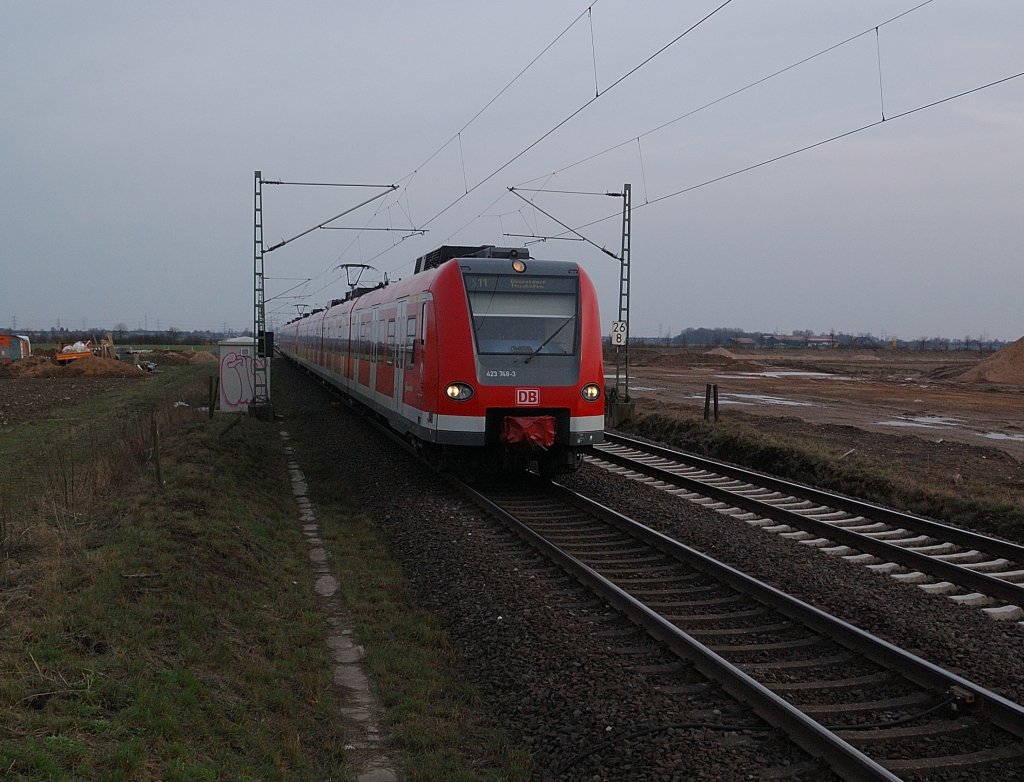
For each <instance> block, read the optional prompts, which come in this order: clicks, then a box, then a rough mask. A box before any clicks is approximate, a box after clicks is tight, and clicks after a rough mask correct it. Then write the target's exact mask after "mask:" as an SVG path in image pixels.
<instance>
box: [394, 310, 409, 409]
mask: <svg viewBox="0 0 1024 782" xmlns="http://www.w3.org/2000/svg"><path fill="white" fill-rule="evenodd" d="M405 310H406V301H404V300H403V301H399V302H398V311H397V312H396V313H395V320H394V324H395V331H394V339H393V341H392V347H393V348H394V353H393V356H394V361H395V380H394V385H393V386H392V388H391V396H392V398H393V399H394V400H395V411H396V412H397V413H399V414H400V415H403V416H404V413H403V412H402V403H403V400H404V398H405V393H404V391H405V330H406V324H405Z"/></svg>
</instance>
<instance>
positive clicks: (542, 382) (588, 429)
mask: <svg viewBox="0 0 1024 782" xmlns="http://www.w3.org/2000/svg"><path fill="white" fill-rule="evenodd" d="M450 265H451V266H452V267H457V268H458V270H459V274H458V279H454V280H452V282H454V283H457V287H458V288H459V291H458V293H459V296H460V298H461V299H462V302H464V304H463V307H462V309H463V311H464V312H465V315H466V317H465V322H464V323H461V324H458V323H456V322H454V319H452V320H449V321H448V323H447V326H448V328H452V329H456V330H457V331H456V332H454V333H452V334H449V335H447V339H448V340H449V344H450V345H452V346H454V345H455V344H458V343H462V344H463V345H466V347H467V349H466V350H448V351H445V352H442V353H441V354H440V355H441V357H442V365H441V367H440V373H439V375H440V377H439V380H440V384H441V391H442V400H441V403H440V404H441V407H442V408H443V410H444V411H445V412H447V411H448V410H451V411H452V412H456V413H458V414H460V415H459V417H460V418H462V419H463V420H462V421H461V422H460V424H459V427H460V428H462V429H463V430H465V431H464V432H463V433H462V434H461V437H460V436H459V435H458V434H456V435H455V438H456V439H460V440H461V441H462V443H463V444H467V445H469V444H473V445H483V446H484V456H483V461H484V464H482V465H480V466H481V467H483V468H484V469H486V470H488V471H491V470H500V471H507V470H514V469H518V468H522V467H530V468H532V469H534V470H536V471H537V472H539V473H541V474H542V475H548V476H550V475H556V474H559V473H564V472H571V471H573V470H575V469H577V468H578V467H579V465H580V464H581V462H582V458H583V454H584V453H585V452H586V451H587V450H588V449H589V448H590V447H591V446H592V445H594V444H595V443H598V442H601V441H602V440H603V439H604V387H603V376H604V372H603V365H602V362H601V345H600V323H599V316H598V311H597V300H596V294H595V292H594V289H593V285H592V283H591V282H590V279H589V278H588V277H587V276H586V274H585V273H583V272H582V270H581V269H580V268H579V267H578V265H577V264H575V263H567V262H557V261H539V260H524V259H459V260H458V261H457V263H456V262H453V263H452V264H450ZM454 270H455V269H454V268H453V269H452V271H454ZM459 332H461V337H460V335H459ZM440 339H441V341H442V342H443V341H444V339H445V335H441V337H440ZM446 356H448V357H449V359H448V360H445V357H446ZM468 378H472V380H473V381H474V382H473V383H472V385H470V384H469V383H467V382H465V380H466V379H468ZM467 387H468V389H469V390H468V391H467ZM467 393H469V394H471V396H470V397H468V398H460V397H461V396H462V395H465V394H467ZM441 420H442V421H446V420H447V421H448V422H449V423H448V426H449V427H452V424H451V423H450V422H451V418H447V419H446V417H445V416H442V417H441ZM470 420H472V421H473V423H472V424H468V423H467V422H468V421H470ZM440 428H442V427H439V429H440ZM452 428H454V427H452ZM453 434H454V433H453ZM478 458H479V457H478Z"/></svg>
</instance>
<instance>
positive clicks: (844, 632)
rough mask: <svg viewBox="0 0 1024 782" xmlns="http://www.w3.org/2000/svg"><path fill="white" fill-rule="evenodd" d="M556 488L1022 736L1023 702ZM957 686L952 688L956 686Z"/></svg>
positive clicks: (630, 531)
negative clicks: (956, 694)
mask: <svg viewBox="0 0 1024 782" xmlns="http://www.w3.org/2000/svg"><path fill="white" fill-rule="evenodd" d="M554 488H556V490H557V491H558V493H559V494H560V495H562V496H563V497H564V498H565V499H566V500H567V501H568V502H572V503H573V504H574V505H576V506H577V507H579V508H581V509H583V510H586V511H589V512H591V513H593V514H595V515H599V516H600V517H601V518H603V519H605V520H607V521H609V522H610V523H612V524H614V525H615V526H616V527H618V528H619V529H621V530H622V531H624V532H627V533H628V534H631V535H634V536H636V537H638V538H640V539H641V540H643V541H644V542H646V543H648V544H650V545H652V546H654V547H655V548H657V549H658V550H659V551H661V552H662V553H664V554H667V555H669V556H672V557H676V558H677V559H680V560H682V561H683V562H685V563H686V564H688V565H690V566H692V567H694V568H698V569H700V570H703V571H704V572H706V573H708V574H710V575H711V576H713V577H714V578H717V579H720V580H722V581H724V582H725V583H727V584H729V585H730V586H732V587H733V588H735V589H737V590H739V591H740V592H742V593H743V594H747V595H751V596H753V597H755V598H756V599H758V600H760V601H762V602H764V603H765V604H766V605H768V606H770V607H771V608H774V609H775V610H777V611H779V612H780V613H782V614H785V615H787V616H789V617H790V618H792V619H794V620H796V621H799V622H802V623H804V624H806V625H807V626H808V627H810V628H811V629H813V630H816V631H818V632H819V633H821V634H823V635H826V636H828V637H829V638H833V639H836V640H837V641H839V642H840V643H842V644H844V645H846V646H847V647H849V648H851V649H853V650H855V651H857V652H860V653H861V654H863V655H864V656H865V657H868V658H870V659H872V660H874V661H875V662H876V663H878V664H880V665H882V666H884V667H886V668H889V669H894V670H896V671H898V672H899V673H900V674H902V675H903V676H905V677H907V678H908V679H910V680H911V681H913V682H915V683H916V684H918V685H920V686H922V687H926V688H929V689H932V690H939V691H943V692H947V691H951V690H954V688H956V689H957V690H959V691H962V692H963V693H966V694H967V696H968V700H973V708H976V709H978V710H980V712H981V713H983V714H984V715H985V716H986V717H987V718H988V719H990V720H991V721H992V722H993V723H994V724H996V725H998V726H999V727H1001V728H1003V729H1005V730H1007V731H1008V732H1010V733H1012V734H1014V735H1016V736H1019V737H1021V738H1024V706H1021V705H1020V704H1017V703H1014V702H1013V701H1011V700H1009V699H1008V698H1005V697H1003V696H1002V695H999V694H998V693H995V692H992V691H991V690H988V689H986V688H984V687H981V686H980V685H977V684H974V683H973V682H971V681H968V680H967V679H964V678H963V677H961V676H958V675H956V674H954V673H951V672H949V671H946V670H944V669H942V668H940V667H939V666H937V665H935V664H934V663H931V662H928V661H927V660H924V659H922V658H920V657H917V656H916V655H914V654H911V653H910V652H907V651H905V650H903V649H900V648H899V647H898V646H895V645H893V644H891V643H889V642H888V641H885V640H883V639H881V638H877V637H875V636H873V635H871V634H870V633H867V632H865V631H864V630H861V629H860V628H859V627H857V626H856V625H852V624H850V623H849V622H844V621H843V620H841V619H838V618H836V617H834V616H832V615H831V614H827V613H825V612H824V611H822V610H821V609H818V608H815V607H814V606H811V605H809V604H807V603H804V602H802V601H800V600H798V599H797V598H795V597H793V596H791V595H788V594H786V593H785V592H782V591H781V590H779V589H776V588H775V587H773V586H770V585H769V584H766V583H764V582H762V581H758V580H757V579H755V578H753V577H752V576H749V575H747V574H746V573H743V572H742V571H740V570H737V569H736V568H733V567H730V566H729V565H726V564H724V563H722V562H719V561H718V560H715V559H713V558H711V557H709V556H707V555H706V554H703V553H702V552H700V551H698V550H697V549H694V548H691V547H689V546H686V545H684V544H682V543H680V542H678V541H676V540H674V539H672V538H670V537H668V536H667V535H665V534H663V533H661V532H658V531H657V530H654V529H651V528H650V527H647V526H646V525H644V524H641V523H640V522H638V521H635V520H633V519H630V518H629V517H627V516H624V515H623V514H621V513H618V512H617V511H615V510H612V509H610V508H607V507H605V506H604V505H601V504H600V503H597V502H595V501H593V500H591V499H589V498H588V497H585V496H583V495H581V494H579V493H577V492H575V491H572V490H571V489H568V488H566V487H564V486H561V485H558V484H555V485H554ZM954 691H955V690H954Z"/></svg>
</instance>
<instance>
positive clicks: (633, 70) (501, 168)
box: [423, 0, 732, 227]
mask: <svg viewBox="0 0 1024 782" xmlns="http://www.w3.org/2000/svg"><path fill="white" fill-rule="evenodd" d="M731 2H732V0H725V2H724V3H722V4H721V5H719V6H718V7H717V8H716V9H715V10H713V11H711V12H710V13H708V14H707V15H705V16H704V17H703V18H702V19H700V21H698V22H695V23H694V24H692V25H691V26H690V27H688V28H687V29H686V30H684V31H683V32H681V33H680V34H679V35H677V36H676V37H675V38H673V39H672V40H671V41H669V42H668V43H667V44H665V45H664V46H662V47H661V48H660V49H658V50H657V51H656V52H654V54H652V55H651V56H649V57H647V58H646V59H645V60H643V61H642V62H641V63H639V64H638V65H636V66H634V67H633V68H631V69H630V70H628V71H626V73H624V74H623V75H622V76H620V77H619V78H618V79H616V80H615V81H614V82H612V83H611V84H610V85H608V86H607V87H606V88H605V89H604V90H602V91H601V92H599V93H598V94H597V95H595V96H594V97H593V98H590V99H589V100H587V101H585V102H584V103H583V104H582V105H580V106H579V107H578V108H577V109H575V110H574V111H573V112H572V113H571V114H569V116H567V117H565V118H564V119H563V120H561V121H560V122H558V123H557V124H556V125H555V126H554V127H552V128H551V129H550V130H548V131H546V132H545V133H544V134H543V135H541V136H540V137H539V138H538V139H536V140H535V141H533V142H532V143H531V144H529V145H528V146H526V148H524V149H522V150H521V151H519V152H517V153H516V154H515V155H513V156H512V157H511V158H509V159H508V160H507V161H505V162H504V163H503V164H502V165H501V166H499V167H498V168H496V169H495V170H494V171H492V172H491V173H490V174H488V175H487V176H486V177H484V178H483V179H481V180H480V181H479V182H477V183H476V184H475V185H473V187H471V188H470V189H469V191H468V192H466V193H464V194H463V195H461V196H459V197H458V198H456V199H455V200H454V201H452V202H451V203H450V204H448V205H447V206H446V207H444V208H443V209H442V210H441V211H440V212H438V213H437V214H435V215H434V216H433V217H431V218H430V219H429V220H427V221H426V222H425V223H423V227H426V226H428V225H430V224H431V223H432V222H434V220H436V219H437V218H438V217H440V216H441V215H443V214H444V213H445V212H447V211H448V210H449V209H451V208H452V207H453V206H455V205H456V204H458V203H459V202H460V201H462V199H463V198H465V197H466V196H467V195H469V194H470V193H472V192H473V191H474V190H476V189H477V188H478V187H480V186H481V185H483V184H485V183H487V182H489V181H490V180H491V179H493V178H494V177H495V176H497V175H498V174H500V173H501V172H502V171H504V170H505V169H506V168H508V167H509V166H510V165H512V164H513V163H514V162H515V161H517V160H518V159H519V158H521V157H522V156H523V155H525V154H526V153H527V152H529V151H530V150H531V149H533V148H534V147H535V146H537V145H538V144H540V143H541V142H542V141H544V139H546V138H547V137H548V136H550V135H551V134H552V133H554V132H555V131H556V130H558V129H559V128H561V127H562V126H563V125H565V124H566V123H567V122H569V121H570V120H572V119H573V118H574V117H575V116H576V115H577V114H579V113H580V112H582V111H583V110H584V109H586V108H587V107H588V106H590V104H592V103H593V102H594V101H596V100H598V99H599V98H601V97H602V96H604V95H607V94H608V93H609V92H610V91H611V90H613V89H615V88H616V87H617V86H619V85H620V84H622V82H624V81H625V80H626V79H628V78H629V77H630V76H632V75H633V74H634V73H636V72H637V71H639V70H640V69H641V68H643V67H644V66H646V65H648V64H649V63H650V62H651V61H652V60H654V59H655V58H656V57H658V56H659V55H660V54H662V53H664V52H665V51H666V50H668V49H669V48H670V47H672V46H674V45H675V44H676V43H678V42H679V41H680V40H682V38H683V37H684V36H686V35H688V34H689V33H691V32H693V31H694V30H695V29H697V28H698V27H699V26H700V25H702V24H704V22H706V21H707V20H708V19H710V18H711V17H712V16H714V15H715V14H717V13H718V12H719V11H721V10H722V9H723V8H725V7H726V6H727V5H729V4H730V3H731Z"/></svg>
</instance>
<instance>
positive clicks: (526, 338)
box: [276, 245, 604, 477]
mask: <svg viewBox="0 0 1024 782" xmlns="http://www.w3.org/2000/svg"><path fill="white" fill-rule="evenodd" d="M276 342H277V349H278V351H279V352H280V353H282V354H283V355H284V356H286V357H287V358H289V359H291V360H292V361H294V362H296V363H298V364H299V365H301V366H302V367H304V368H305V369H307V370H308V371H310V372H312V373H314V374H315V375H317V376H319V377H320V378H321V379H322V380H324V381H326V382H327V383H329V384H330V385H332V386H335V387H336V388H338V389H340V390H341V391H342V392H343V393H344V394H346V395H347V396H348V397H349V398H351V399H352V400H354V401H356V402H358V403H360V404H361V405H363V406H365V407H366V408H369V409H370V410H372V411H373V412H374V413H375V414H377V415H378V416H380V417H381V418H383V419H385V420H386V421H387V422H388V425H389V426H390V427H391V428H392V429H394V430H396V431H397V432H399V433H400V434H402V435H403V436H405V437H406V438H408V439H409V440H410V441H411V442H413V443H415V444H416V445H417V447H418V448H419V449H420V450H421V451H423V452H424V455H425V456H427V457H428V460H429V461H432V462H433V463H435V464H436V465H438V466H439V467H441V468H443V469H451V470H454V471H457V472H460V473H462V474H467V475H470V476H475V475H479V474H480V473H489V472H502V471H511V470H518V469H522V468H532V469H534V470H536V471H537V472H539V473H540V474H541V475H544V476H549V477H550V476H553V475H557V474H559V473H565V472H571V471H573V470H575V469H577V468H578V467H579V466H580V464H581V463H582V460H583V454H584V453H585V452H586V451H587V450H588V449H589V448H590V446H592V445H594V444H595V443H599V442H601V441H602V440H603V439H604V369H603V364H602V357H601V330H600V318H599V315H598V305H597V295H596V293H595V291H594V285H593V283H592V282H591V280H590V278H589V277H588V276H587V274H586V273H585V272H584V271H583V269H581V268H580V267H579V265H578V264H576V263H572V262H566V261H544V260H537V259H533V258H530V254H529V251H528V250H526V249H524V248H504V247H494V246H491V245H486V246H477V247H453V246H444V247H441V248H439V249H437V250H434V251H433V252H431V253H429V254H427V255H424V256H422V257H421V258H419V259H418V260H417V262H416V273H415V274H414V275H413V276H412V277H410V278H409V279H407V280H404V281H401V282H397V283H391V284H386V283H385V284H383V285H380V286H378V287H376V288H370V289H356V290H354V291H353V292H352V293H350V294H349V296H348V297H346V298H345V299H343V300H339V301H335V302H334V303H333V304H332V306H330V307H329V308H327V309H323V310H318V311H315V312H312V313H309V314H307V315H305V316H303V317H300V318H297V319H295V320H293V321H291V322H290V323H288V324H286V325H285V326H284V327H283V328H281V329H279V331H278V335H277V338H276Z"/></svg>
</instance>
